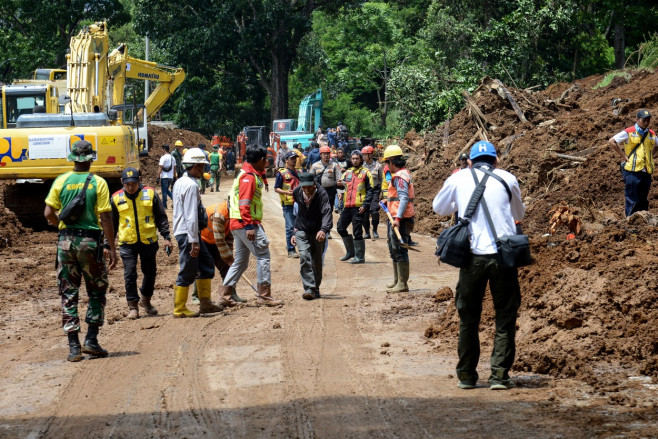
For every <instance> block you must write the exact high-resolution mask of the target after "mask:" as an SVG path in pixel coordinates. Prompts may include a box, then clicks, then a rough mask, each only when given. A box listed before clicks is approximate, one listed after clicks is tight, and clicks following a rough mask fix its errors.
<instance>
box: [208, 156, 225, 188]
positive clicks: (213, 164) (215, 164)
mask: <svg viewBox="0 0 658 439" xmlns="http://www.w3.org/2000/svg"><path fill="white" fill-rule="evenodd" d="M223 158H224V157H222V153H221V152H219V145H214V146H213V147H212V152H211V153H210V180H211V182H212V183H214V185H212V184H211V185H210V192H219V178H220V174H221V173H222V159H223ZM213 186H214V188H213Z"/></svg>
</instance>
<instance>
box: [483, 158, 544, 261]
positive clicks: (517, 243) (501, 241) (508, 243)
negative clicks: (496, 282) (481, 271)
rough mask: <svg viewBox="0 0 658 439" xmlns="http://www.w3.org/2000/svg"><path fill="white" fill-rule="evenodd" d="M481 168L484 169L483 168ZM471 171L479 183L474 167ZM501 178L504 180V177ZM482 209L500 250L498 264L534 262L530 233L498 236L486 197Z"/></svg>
mask: <svg viewBox="0 0 658 439" xmlns="http://www.w3.org/2000/svg"><path fill="white" fill-rule="evenodd" d="M481 170H482V171H484V170H483V169H481ZM471 172H472V173H473V180H475V182H476V183H477V181H478V179H477V176H476V175H475V172H474V171H473V170H472V169H471ZM490 173H491V174H493V172H491V171H488V172H486V173H485V178H486V177H487V175H489V174H490ZM496 177H498V176H496ZM499 178H500V177H499ZM500 180H502V178H501V179H500ZM504 185H505V188H506V189H507V190H508V191H509V186H507V183H504ZM510 193H511V192H510ZM482 209H483V210H484V216H485V217H486V218H487V223H488V224H489V228H490V229H491V233H492V234H493V238H494V242H495V243H496V248H497V250H498V253H497V255H498V264H500V266H501V267H503V268H516V267H524V266H526V265H530V264H532V256H531V255H530V241H529V240H528V235H503V236H500V237H498V235H497V234H496V228H495V227H494V224H493V221H492V220H491V215H490V214H489V208H488V207H487V202H486V201H485V199H484V198H482Z"/></svg>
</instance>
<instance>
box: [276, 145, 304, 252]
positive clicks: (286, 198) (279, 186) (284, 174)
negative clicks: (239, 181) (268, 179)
mask: <svg viewBox="0 0 658 439" xmlns="http://www.w3.org/2000/svg"><path fill="white" fill-rule="evenodd" d="M296 163H297V154H296V153H295V152H294V151H288V154H287V155H286V167H285V168H281V169H279V170H278V171H277V173H276V180H275V181H274V191H275V192H276V193H277V194H279V197H280V198H281V208H282V209H283V219H284V220H285V226H286V249H287V250H288V257H289V258H298V257H299V255H298V254H297V252H296V251H295V244H293V243H292V241H291V239H292V236H293V233H294V227H295V210H294V207H295V200H293V198H292V191H293V190H294V189H295V188H296V187H297V185H298V184H299V176H298V175H297V170H296V169H295V164H296Z"/></svg>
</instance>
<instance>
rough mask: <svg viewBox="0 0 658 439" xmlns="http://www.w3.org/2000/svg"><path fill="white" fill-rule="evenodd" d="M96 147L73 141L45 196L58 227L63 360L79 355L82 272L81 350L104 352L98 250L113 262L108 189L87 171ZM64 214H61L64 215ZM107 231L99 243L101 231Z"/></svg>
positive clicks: (103, 272) (103, 284)
mask: <svg viewBox="0 0 658 439" xmlns="http://www.w3.org/2000/svg"><path fill="white" fill-rule="evenodd" d="M95 158H96V152H95V151H94V150H93V147H92V145H91V143H89V142H87V141H86V140H79V141H77V142H75V144H74V145H73V148H71V153H70V154H69V157H68V159H69V160H71V161H73V162H74V166H73V171H69V172H66V173H64V174H62V175H60V176H59V177H57V179H56V180H55V181H54V183H53V185H52V187H51V188H50V192H49V193H48V197H47V198H46V209H45V210H44V216H45V217H46V219H47V220H48V222H49V223H50V224H52V225H54V226H58V228H59V240H58V243H57V266H58V267H59V269H58V271H57V286H58V289H59V295H60V296H61V299H62V325H63V329H64V332H65V333H66V334H67V335H68V339H69V355H68V357H67V360H68V361H80V360H82V353H81V352H80V351H81V347H80V339H79V338H78V332H80V318H79V317H78V295H79V294H78V293H79V289H80V284H81V283H82V277H83V276H84V278H85V286H86V288H87V295H88V296H89V305H88V306H87V314H86V317H85V322H86V323H87V325H88V328H87V336H86V337H85V343H84V346H83V347H82V352H84V353H85V354H89V355H91V356H94V357H107V355H108V353H107V351H106V350H105V349H103V348H102V347H101V346H100V344H99V343H98V339H97V337H98V330H99V328H100V327H101V326H102V325H103V321H104V315H105V300H106V299H105V294H106V292H107V286H108V280H107V269H106V267H105V262H104V260H103V256H105V258H106V259H108V262H109V268H110V270H112V269H113V268H114V267H115V266H116V263H117V255H116V248H115V246H114V228H113V227H112V215H111V214H110V211H111V207H110V192H109V189H108V187H107V183H106V182H105V180H104V179H102V178H101V177H99V176H97V175H93V174H90V173H89V168H90V167H91V162H92V161H94V159H95ZM77 196H80V197H82V199H83V200H84V204H83V208H82V210H81V211H80V212H78V213H77V215H76V214H74V215H71V216H69V218H67V219H66V223H65V222H64V220H62V221H60V218H59V216H58V214H57V211H59V214H60V215H62V214H63V213H64V212H63V210H64V209H65V208H67V207H70V206H69V204H70V203H75V202H76V197H77ZM64 216H66V215H64ZM99 218H100V223H101V227H102V232H104V233H105V236H106V237H107V245H106V246H105V249H103V245H102V240H101V237H102V232H101V227H99V225H98V224H99Z"/></svg>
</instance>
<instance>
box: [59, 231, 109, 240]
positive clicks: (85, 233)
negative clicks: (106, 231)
mask: <svg viewBox="0 0 658 439" xmlns="http://www.w3.org/2000/svg"><path fill="white" fill-rule="evenodd" d="M59 236H81V237H83V238H94V239H98V238H99V237H100V236H101V231H100V230H89V229H60V231H59Z"/></svg>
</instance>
